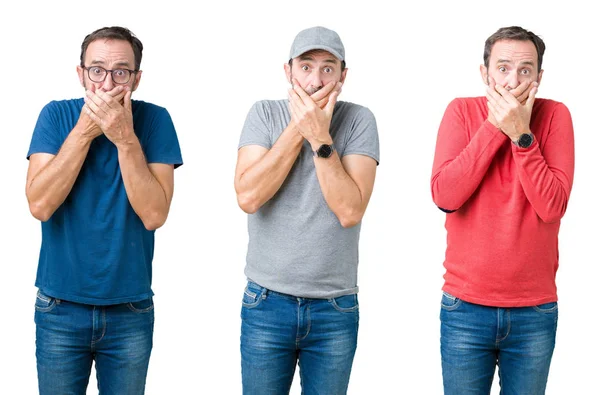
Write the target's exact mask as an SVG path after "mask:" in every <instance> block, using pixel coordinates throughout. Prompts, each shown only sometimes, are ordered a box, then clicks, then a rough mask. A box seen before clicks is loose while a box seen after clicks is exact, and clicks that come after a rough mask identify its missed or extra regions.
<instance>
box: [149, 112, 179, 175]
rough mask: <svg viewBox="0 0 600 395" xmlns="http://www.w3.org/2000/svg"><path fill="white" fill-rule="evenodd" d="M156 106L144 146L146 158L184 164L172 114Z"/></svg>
mask: <svg viewBox="0 0 600 395" xmlns="http://www.w3.org/2000/svg"><path fill="white" fill-rule="evenodd" d="M155 108H156V112H155V114H154V117H153V119H152V123H151V132H150V134H149V138H148V140H147V141H146V144H145V147H144V148H145V149H144V154H145V155H146V160H147V161H148V163H164V164H169V165H174V166H175V168H178V167H179V166H181V165H182V164H183V159H182V157H181V148H180V147H179V140H178V138H177V133H176V132H175V126H174V125H173V121H172V119H171V115H169V112H168V111H167V110H166V109H165V108H162V107H155Z"/></svg>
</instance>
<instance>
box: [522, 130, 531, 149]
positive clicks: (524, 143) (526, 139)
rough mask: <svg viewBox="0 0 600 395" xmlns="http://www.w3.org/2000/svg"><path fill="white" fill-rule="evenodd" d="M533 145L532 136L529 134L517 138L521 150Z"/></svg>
mask: <svg viewBox="0 0 600 395" xmlns="http://www.w3.org/2000/svg"><path fill="white" fill-rule="evenodd" d="M532 143H533V136H532V135H531V134H529V133H525V134H522V135H521V136H520V137H519V147H521V148H529V146H530V145H531V144H532Z"/></svg>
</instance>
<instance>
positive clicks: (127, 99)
mask: <svg viewBox="0 0 600 395" xmlns="http://www.w3.org/2000/svg"><path fill="white" fill-rule="evenodd" d="M123 106H124V107H125V109H126V110H127V111H129V112H131V90H130V89H129V87H128V88H127V89H126V90H125V96H124V97H123Z"/></svg>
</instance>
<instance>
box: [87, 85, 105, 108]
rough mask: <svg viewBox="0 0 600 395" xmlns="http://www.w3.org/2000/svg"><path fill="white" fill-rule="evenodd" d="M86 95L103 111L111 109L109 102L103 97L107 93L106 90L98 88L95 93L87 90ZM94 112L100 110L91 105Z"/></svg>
mask: <svg viewBox="0 0 600 395" xmlns="http://www.w3.org/2000/svg"><path fill="white" fill-rule="evenodd" d="M85 94H86V97H87V98H88V99H89V100H90V102H92V103H95V104H96V106H97V107H98V108H100V109H101V110H102V111H104V112H106V111H107V110H108V109H109V106H108V104H107V103H106V101H105V100H104V99H103V98H102V96H103V95H105V93H104V92H102V91H101V90H96V92H95V93H92V92H90V91H87V92H86V93H85ZM90 108H91V109H92V110H93V111H94V112H96V113H97V112H98V111H97V110H96V109H95V108H94V107H90Z"/></svg>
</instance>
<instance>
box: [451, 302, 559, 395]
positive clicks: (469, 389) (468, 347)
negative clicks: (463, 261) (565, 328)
mask: <svg viewBox="0 0 600 395" xmlns="http://www.w3.org/2000/svg"><path fill="white" fill-rule="evenodd" d="M440 321H441V353H442V372H443V378H444V394H446V395H455V394H456V395H458V394H460V395H470V394H473V395H475V394H477V395H479V394H489V393H490V391H491V386H492V380H493V378H494V371H495V369H496V365H498V376H499V377H500V388H501V390H500V393H501V394H502V395H522V394H527V395H543V394H544V393H545V390H546V381H547V379H548V371H549V369H550V361H551V359H552V352H553V351H554V341H555V337H556V324H557V321H558V305H557V304H556V302H553V303H545V304H542V305H539V306H532V307H518V308H497V307H487V306H481V305H477V304H472V303H467V302H465V301H463V300H460V299H458V298H455V297H454V296H452V295H449V294H447V293H444V295H443V296H442V307H441V312H440Z"/></svg>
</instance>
